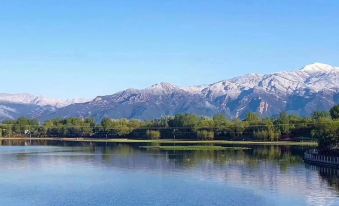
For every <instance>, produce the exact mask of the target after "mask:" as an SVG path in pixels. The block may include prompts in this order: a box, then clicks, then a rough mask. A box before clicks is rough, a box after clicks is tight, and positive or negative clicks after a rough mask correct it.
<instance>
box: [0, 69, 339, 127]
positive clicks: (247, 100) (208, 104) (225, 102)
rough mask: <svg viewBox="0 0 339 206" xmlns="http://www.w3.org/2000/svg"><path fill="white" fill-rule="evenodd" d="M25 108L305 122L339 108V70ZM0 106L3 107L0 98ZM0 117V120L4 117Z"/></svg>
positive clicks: (57, 114)
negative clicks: (289, 116)
mask: <svg viewBox="0 0 339 206" xmlns="http://www.w3.org/2000/svg"><path fill="white" fill-rule="evenodd" d="M14 99H15V98H14ZM22 102H28V103H29V104H26V103H25V104H23V105H35V106H37V107H38V109H37V108H32V109H29V108H25V109H23V110H22V113H21V110H20V111H19V110H18V113H21V114H22V116H27V115H28V114H29V115H28V116H33V117H36V118H39V119H41V120H47V119H52V118H69V117H92V118H95V119H96V120H98V121H100V120H101V119H103V118H106V117H108V118H135V119H153V118H159V117H162V116H169V115H175V114H179V113H193V114H199V115H204V116H213V115H215V114H224V115H227V116H229V117H231V118H243V117H245V116H246V114H247V113H248V112H257V113H259V114H261V115H262V116H272V115H277V114H279V113H280V112H282V111H286V112H289V113H293V114H298V115H303V116H306V115H310V114H311V113H312V112H314V111H320V110H324V111H327V110H328V109H329V108H330V107H332V106H333V105H335V104H339V68H336V67H333V66H330V65H326V64H320V63H315V64H311V65H307V66H305V67H303V68H302V69H300V70H297V71H294V72H278V73H273V74H267V75H259V74H248V75H244V76H240V77H236V78H232V79H228V80H224V81H220V82H217V83H214V84H210V85H206V86H193V87H178V86H175V85H172V84H169V83H160V84H156V85H153V86H151V87H149V88H146V89H140V90H139V89H127V90H124V91H121V92H118V93H116V94H113V95H108V96H99V97H97V98H95V99H94V100H92V101H89V102H84V103H75V104H69V105H67V106H63V105H61V104H53V103H49V104H47V103H44V101H36V100H33V101H22ZM45 102H46V101H45ZM1 106H2V107H4V106H5V105H3V104H2V103H1V95H0V108H1ZM1 111H2V110H1V109H0V117H1V116H3V112H1ZM26 111H29V112H28V113H26ZM36 111H38V112H36ZM11 116H12V117H14V115H11ZM0 119H1V118H0Z"/></svg>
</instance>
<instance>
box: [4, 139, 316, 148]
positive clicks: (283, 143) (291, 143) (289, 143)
mask: <svg viewBox="0 0 339 206" xmlns="http://www.w3.org/2000/svg"><path fill="white" fill-rule="evenodd" d="M1 140H22V141H27V140H28V141H29V140H33V141H37V140H44V141H61V142H94V143H159V144H221V145H223V144H224V145H231V144H233V145H234V144H237V145H280V146H317V145H318V144H317V142H311V141H306V142H294V141H274V142H269V141H267V142H264V141H228V140H208V141H200V140H172V139H161V140H142V139H93V138H51V137H43V138H24V137H10V138H0V141H1Z"/></svg>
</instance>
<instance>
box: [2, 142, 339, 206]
mask: <svg viewBox="0 0 339 206" xmlns="http://www.w3.org/2000/svg"><path fill="white" fill-rule="evenodd" d="M1 144H2V145H11V147H0V170H1V171H4V173H3V174H5V175H7V177H9V178H12V180H14V179H15V178H16V177H12V176H11V174H6V170H7V171H14V174H20V173H19V172H18V171H19V170H22V171H31V170H35V171H40V172H41V173H42V174H44V175H46V174H48V175H52V176H53V175H54V176H59V175H60V173H61V174H62V172H65V175H66V174H74V173H76V174H79V178H80V177H82V176H85V177H88V178H94V179H95V180H96V181H99V180H98V179H97V176H98V175H99V176H100V175H101V176H103V177H107V176H111V175H112V174H110V172H112V171H114V172H115V173H114V175H115V176H119V175H123V174H124V175H125V174H130V175H132V176H128V178H131V181H132V180H133V179H134V178H133V177H134V176H135V175H136V173H138V174H139V173H142V174H147V175H148V174H151V177H152V178H153V177H154V178H155V179H157V178H160V179H158V181H159V182H157V184H156V186H155V187H158V186H159V185H158V184H160V183H161V184H164V185H166V184H167V183H164V181H165V179H166V180H167V179H171V178H175V180H173V179H171V180H172V182H171V183H168V184H173V181H174V182H175V181H179V182H180V180H187V181H192V182H190V183H189V184H194V188H191V187H190V186H189V185H188V186H185V187H184V188H188V189H190V188H191V189H192V194H193V193H194V191H195V190H197V191H199V192H201V191H200V189H201V188H202V185H200V182H201V184H203V185H205V186H206V189H207V188H208V190H209V192H210V194H208V195H211V197H210V198H212V197H215V198H216V197H218V198H219V200H222V201H220V202H218V201H217V202H215V205H224V204H223V203H225V201H229V200H226V199H225V200H224V199H220V198H224V197H223V196H222V194H221V193H220V192H221V191H223V186H227V187H230V188H238V189H240V191H243V192H248V193H249V194H248V197H252V196H253V198H254V197H256V198H259V197H260V198H259V199H260V201H259V200H258V205H260V204H261V205H286V204H291V205H339V201H338V200H339V199H338V194H339V193H338V192H339V187H338V185H339V177H338V174H339V171H338V170H333V169H332V170H330V169H326V168H319V167H315V166H310V165H305V164H304V162H303V160H302V155H303V152H304V151H305V149H307V148H302V147H295V146H252V147H251V149H250V150H236V151H232V150H226V151H160V150H158V151H157V150H147V149H142V148H140V146H141V145H142V144H94V143H65V142H62V143H61V142H52V143H51V142H46V141H33V142H27V141H26V142H23V141H2V142H1ZM22 145H26V146H27V145H40V146H31V147H29V146H28V147H21V146H22ZM43 145H50V146H43ZM51 145H53V146H51ZM93 170H94V171H95V175H94V174H93V173H91V171H92V172H93ZM46 171H47V172H46ZM15 172H17V173H15ZM116 172H118V174H116ZM120 172H121V173H120ZM163 176H165V179H164V178H163ZM34 177H35V176H34ZM124 177H125V176H123V177H122V178H124ZM142 177H143V178H145V179H147V177H148V176H146V177H145V176H142ZM35 178H37V177H35ZM66 179H67V178H66ZM38 181H42V180H40V179H38ZM79 181H80V180H79ZM81 181H82V182H84V181H85V182H86V180H81ZM131 181H127V182H124V183H123V184H122V185H123V186H124V187H125V185H126V184H131ZM138 181H140V180H138ZM138 181H137V180H135V182H138ZM147 181H151V179H147ZM1 183H2V184H3V182H1V181H0V186H2V185H1ZM198 183H199V184H198ZM88 184H90V183H88ZM91 184H93V182H91ZM102 184H104V183H102ZM115 184H116V183H115ZM161 184H160V185H161ZM195 184H198V185H195ZM179 185H180V184H179V183H176V185H175V187H178V190H180V186H179ZM133 186H134V187H136V186H135V185H133ZM205 186H204V187H205ZM120 187H121V185H120ZM163 187H164V188H166V186H163ZM200 187H201V188H200ZM220 187H221V188H220ZM164 188H163V189H164ZM108 189H109V190H110V191H111V190H113V188H110V187H108V186H107V190H108ZM156 189H157V190H155V191H152V192H153V193H156V192H158V190H159V191H161V190H162V189H161V188H156ZM198 189H199V190H198ZM0 190H1V189H0ZM146 191H147V189H146ZM217 191H218V192H217ZM232 191H233V190H229V189H228V190H227V191H226V192H227V193H232ZM161 192H165V193H166V192H168V191H161ZM172 192H175V191H172ZM214 193H215V195H214V196H213V194H214ZM138 194H139V193H138ZM174 194H176V193H173V195H174ZM217 194H218V195H220V196H218V195H217ZM145 195H147V194H145ZM208 195H207V196H206V197H205V198H207V197H209V196H208ZM251 195H252V196H251ZM202 197H203V196H202ZM202 197H201V198H202ZM181 198H182V197H181ZM218 198H217V199H218ZM234 198H235V199H234V200H232V201H233V203H234V205H247V204H249V203H251V204H252V202H251V201H253V198H252V199H251V198H249V199H248V202H246V201H244V200H243V199H242V200H240V199H241V198H242V196H241V192H240V196H239V199H237V196H236V195H234ZM102 199H104V198H102ZM198 199H199V198H198ZM203 200H204V199H201V200H200V201H203ZM159 201H160V200H159ZM185 201H186V199H185ZM241 201H244V202H243V203H244V204H240V203H241ZM120 203H121V202H120ZM165 203H166V204H167V203H168V202H165ZM238 203H239V204H238ZM259 203H260V204H259ZM186 204H188V205H189V204H191V202H186ZM14 205H15V204H14ZM103 205H105V204H104V203H103ZM169 205H176V204H174V203H173V204H169ZM191 205H194V204H191ZM252 205H255V204H252Z"/></svg>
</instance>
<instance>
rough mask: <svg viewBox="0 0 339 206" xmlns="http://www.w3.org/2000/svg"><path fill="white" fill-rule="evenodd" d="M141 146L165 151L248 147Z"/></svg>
mask: <svg viewBox="0 0 339 206" xmlns="http://www.w3.org/2000/svg"><path fill="white" fill-rule="evenodd" d="M140 148H143V149H148V150H164V151H218V150H247V149H250V148H247V147H222V146H209V145H195V146H192V145H185V146H140Z"/></svg>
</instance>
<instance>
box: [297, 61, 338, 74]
mask: <svg viewBox="0 0 339 206" xmlns="http://www.w3.org/2000/svg"><path fill="white" fill-rule="evenodd" d="M300 71H302V72H306V73H319V72H320V73H328V72H333V71H338V69H337V68H335V67H333V66H331V65H328V64H323V63H313V64H309V65H306V66H304V68H302V69H301V70H300Z"/></svg>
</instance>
